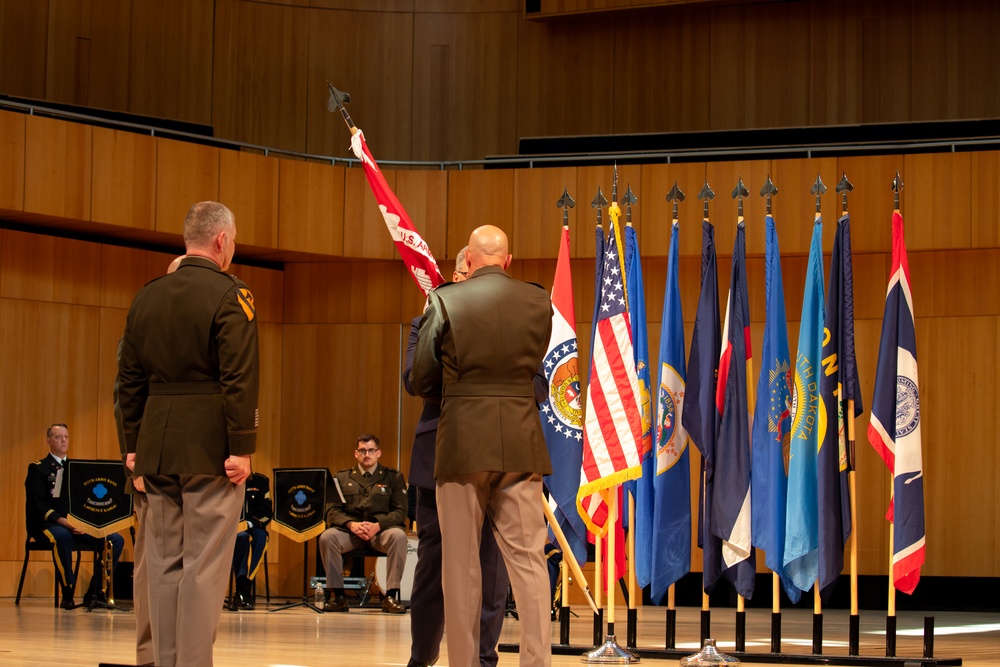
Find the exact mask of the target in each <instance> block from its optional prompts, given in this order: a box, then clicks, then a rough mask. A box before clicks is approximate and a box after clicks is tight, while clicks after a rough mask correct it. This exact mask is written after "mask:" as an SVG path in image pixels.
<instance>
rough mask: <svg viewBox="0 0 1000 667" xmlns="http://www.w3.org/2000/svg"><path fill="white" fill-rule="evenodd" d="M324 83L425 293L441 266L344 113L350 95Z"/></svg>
mask: <svg viewBox="0 0 1000 667" xmlns="http://www.w3.org/2000/svg"><path fill="white" fill-rule="evenodd" d="M327 86H328V87H329V89H330V97H329V98H328V99H327V102H326V108H327V111H337V110H339V111H340V113H341V115H342V116H343V117H344V122H345V123H347V127H348V128H349V129H350V130H351V150H352V151H353V152H354V155H355V156H356V157H357V158H358V160H359V161H360V162H361V166H362V168H363V169H364V171H365V178H366V179H367V181H368V187H369V188H371V191H372V195H374V197H375V201H376V203H377V204H378V208H379V210H380V211H381V212H382V218H383V219H384V220H385V226H386V228H387V229H388V230H389V235H390V236H391V237H392V240H393V242H394V243H395V244H396V250H398V251H399V256H400V258H401V259H402V260H403V263H404V264H405V265H406V269H407V270H408V271H409V272H410V276H411V277H412V278H413V280H414V282H416V283H417V286H418V287H419V288H420V291H421V292H423V294H424V296H427V293H428V292H430V291H431V290H432V289H434V288H435V287H437V286H438V285H440V284H441V283H443V282H444V277H443V276H442V275H441V270H440V269H438V265H437V262H436V261H434V255H433V254H432V253H431V249H430V247H429V246H428V245H427V243H426V242H425V241H424V239H423V237H422V236H421V235H420V232H418V231H417V228H416V227H414V226H413V222H412V221H411V220H410V216H409V215H408V214H407V213H406V209H404V208H403V205H402V204H401V203H400V202H399V199H397V198H396V194H395V193H394V192H393V191H392V188H390V187H389V184H388V183H387V182H386V180H385V176H384V175H383V174H382V171H381V170H380V169H379V168H378V165H377V164H376V163H375V158H373V157H372V154H371V151H369V150H368V144H367V143H366V142H365V134H364V132H362V131H361V130H360V129H358V127H357V126H356V125H355V124H354V121H353V120H351V116H350V114H348V113H347V107H346V106H344V105H346V104H347V103H348V102H350V101H351V96H350V95H349V94H348V93H345V92H343V91H340V90H337V89H336V88H334V87H333V84H331V83H329V82H328V83H327Z"/></svg>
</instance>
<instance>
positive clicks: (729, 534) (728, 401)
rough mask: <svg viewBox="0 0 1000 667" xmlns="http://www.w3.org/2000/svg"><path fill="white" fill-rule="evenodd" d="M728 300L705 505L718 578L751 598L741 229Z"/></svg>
mask: <svg viewBox="0 0 1000 667" xmlns="http://www.w3.org/2000/svg"><path fill="white" fill-rule="evenodd" d="M732 267H733V268H732V273H731V274H730V281H729V298H728V301H727V305H726V317H725V320H724V324H723V326H724V327H725V328H724V330H723V332H722V346H723V347H722V354H721V356H720V358H719V382H718V385H716V390H715V401H716V410H717V417H718V424H719V427H718V437H717V439H716V443H715V462H714V468H715V470H714V477H715V485H714V488H713V494H712V498H711V504H710V505H709V506H708V507H709V509H708V511H709V514H710V519H709V523H710V524H711V527H712V533H713V534H714V535H715V536H716V537H719V538H721V539H722V576H723V577H725V578H726V579H727V580H728V581H729V582H730V583H731V584H732V585H733V587H734V588H735V589H736V592H737V593H739V594H740V595H742V596H743V597H744V598H746V599H748V600H749V599H750V598H751V597H753V589H754V573H755V570H756V556H755V554H754V548H753V527H752V522H751V519H750V509H751V504H752V502H751V493H750V491H751V489H750V407H749V406H750V404H751V402H752V399H751V395H750V391H751V389H750V382H749V380H750V375H751V374H752V362H753V354H752V347H751V345H750V303H749V301H750V300H749V298H748V295H747V267H746V231H745V229H744V226H743V222H742V220H741V221H740V223H739V225H738V226H737V227H736V241H735V242H734V244H733V264H732Z"/></svg>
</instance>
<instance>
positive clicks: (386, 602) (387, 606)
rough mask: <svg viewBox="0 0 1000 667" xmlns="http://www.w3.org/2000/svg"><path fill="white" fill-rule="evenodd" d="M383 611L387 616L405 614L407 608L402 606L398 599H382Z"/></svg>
mask: <svg viewBox="0 0 1000 667" xmlns="http://www.w3.org/2000/svg"><path fill="white" fill-rule="evenodd" d="M382 611H383V612H384V613H386V614H405V613H406V607H404V606H403V605H401V604H400V603H399V602H398V601H397V600H396V598H391V597H385V598H382Z"/></svg>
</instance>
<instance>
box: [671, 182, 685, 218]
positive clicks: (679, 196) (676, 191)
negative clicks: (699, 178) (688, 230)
mask: <svg viewBox="0 0 1000 667" xmlns="http://www.w3.org/2000/svg"><path fill="white" fill-rule="evenodd" d="M667 201H668V202H672V203H673V205H674V211H673V220H672V222H677V221H678V220H680V216H679V215H678V214H677V203H678V202H682V201H684V193H683V192H682V191H681V189H680V188H679V187H677V181H674V187H672V188H670V192H668V193H667Z"/></svg>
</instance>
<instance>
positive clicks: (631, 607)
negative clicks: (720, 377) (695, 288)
mask: <svg viewBox="0 0 1000 667" xmlns="http://www.w3.org/2000/svg"><path fill="white" fill-rule="evenodd" d="M617 192H618V168H617V166H616V167H615V180H614V189H613V190H612V198H613V199H617V197H616V196H615V195H617ZM637 201H638V199H636V196H635V194H634V193H633V192H632V186H631V185H628V186H627V187H626V188H625V194H623V195H622V204H624V205H625V226H626V227H631V226H632V205H633V204H635V203H636V202H637ZM624 260H625V258H624V257H622V261H624ZM622 275H623V276H624V275H625V273H622ZM625 297H626V299H627V298H628V293H627V288H626V293H625ZM637 371H638V369H637ZM640 461H641V455H640ZM636 491H637V488H636V486H634V485H633V487H632V491H631V492H630V493H629V494H628V495H629V498H630V502H629V504H628V508H629V512H628V526H629V529H628V538H627V541H626V552H625V553H626V562H627V563H628V612H627V616H626V619H627V622H626V630H625V645H626V646H628V647H629V648H634V647H635V645H636V641H637V633H638V625H639V623H638V619H639V612H638V611H637V610H636V606H635V605H636V599H637V598H639V599H641V597H642V593H641V592H639V591H638V588H639V586H638V581H637V580H636V573H635V566H636V561H635V514H636V493H635V492H636Z"/></svg>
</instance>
